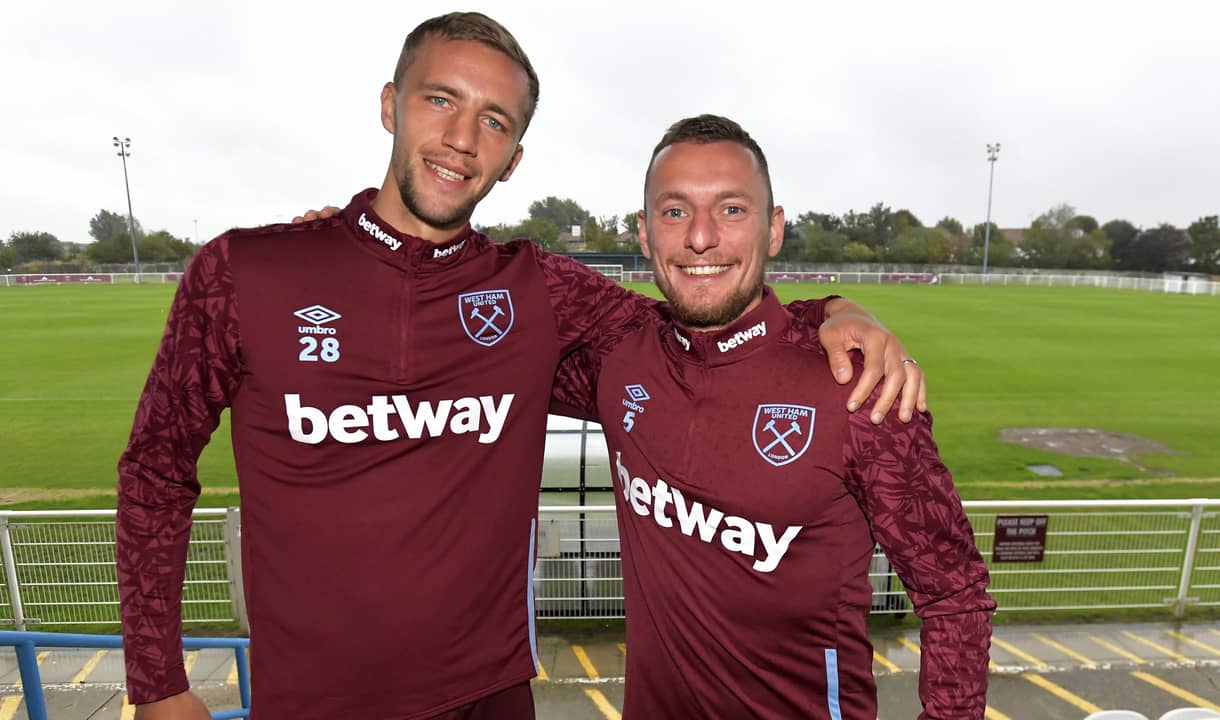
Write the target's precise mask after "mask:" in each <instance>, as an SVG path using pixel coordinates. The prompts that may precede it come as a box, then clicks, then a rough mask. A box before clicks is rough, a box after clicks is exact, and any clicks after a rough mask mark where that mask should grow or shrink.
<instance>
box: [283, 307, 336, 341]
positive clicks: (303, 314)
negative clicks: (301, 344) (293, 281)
mask: <svg viewBox="0 0 1220 720" xmlns="http://www.w3.org/2000/svg"><path fill="white" fill-rule="evenodd" d="M293 315H296V316H297V317H299V318H300V319H302V320H304V321H305V322H307V323H310V325H298V326H297V332H299V333H302V334H305V335H334V334H335V329H334V328H329V327H322V326H323V325H326V324H327V323H332V322H334V321H336V320H338V319H339V318H341V317H343V316H342V315H340V314H339V313H337V312H335V311H334V310H331V309H330V308H328V307H326V306H325V305H310V306H309V307H303V308H301V309H300V310H297V311H296V312H294V313H293ZM311 325H312V327H311Z"/></svg>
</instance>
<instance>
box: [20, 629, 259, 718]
mask: <svg viewBox="0 0 1220 720" xmlns="http://www.w3.org/2000/svg"><path fill="white" fill-rule="evenodd" d="M4 645H8V646H11V647H12V648H13V649H14V650H16V651H17V667H18V669H19V671H20V673H21V691H22V694H23V695H24V696H25V711H26V715H27V717H28V718H29V720H47V703H46V698H45V697H44V696H43V692H42V677H41V674H40V673H39V670H38V654H37V650H38V648H40V647H43V648H50V647H53V648H99V649H100V648H111V649H113V648H121V647H123V639H122V638H121V637H119V636H118V635H80V634H69V633H45V632H14V631H12V630H0V646H4ZM182 645H183V649H185V650H209V649H217V648H220V649H224V648H231V649H232V650H233V655H234V657H235V658H236V661H237V694H238V697H239V698H240V700H241V709H239V710H225V711H223V712H218V713H212V720H228V719H229V718H248V717H250V666H249V662H248V659H247V658H246V651H247V649H248V648H249V647H250V641H249V640H247V639H246V638H189V637H188V638H183V639H182Z"/></svg>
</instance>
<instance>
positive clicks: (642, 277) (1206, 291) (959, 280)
mask: <svg viewBox="0 0 1220 720" xmlns="http://www.w3.org/2000/svg"><path fill="white" fill-rule="evenodd" d="M766 278H767V282H771V283H775V282H780V283H782V282H806V283H825V284H840V283H841V284H848V285H895V284H902V285H1019V286H1023V287H1090V288H1106V289H1110V290H1147V291H1150V292H1163V293H1181V294H1186V295H1212V296H1216V295H1220V282H1214V281H1211V280H1206V279H1203V278H1197V277H1183V276H1168V277H1131V276H1126V275H1102V274H1065V273H1060V272H1048V273H988V274H986V275H984V274H982V273H948V272H837V271H834V270H819V271H787V270H768V271H767V273H766ZM623 279H624V280H626V281H628V282H652V280H653V274H652V271H651V270H635V271H625V272H624V273H623Z"/></svg>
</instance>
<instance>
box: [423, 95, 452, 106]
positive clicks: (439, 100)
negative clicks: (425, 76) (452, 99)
mask: <svg viewBox="0 0 1220 720" xmlns="http://www.w3.org/2000/svg"><path fill="white" fill-rule="evenodd" d="M428 102H430V103H432V104H433V105H436V106H437V107H445V106H446V105H448V104H449V101H448V100H446V99H445V98H443V97H437V96H435V95H430V96H429V97H428Z"/></svg>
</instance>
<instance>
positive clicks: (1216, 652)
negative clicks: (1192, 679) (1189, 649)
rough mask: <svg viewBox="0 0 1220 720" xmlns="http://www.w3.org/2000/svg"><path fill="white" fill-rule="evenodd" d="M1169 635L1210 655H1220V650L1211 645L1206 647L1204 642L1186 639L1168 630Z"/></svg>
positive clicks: (1175, 631)
mask: <svg viewBox="0 0 1220 720" xmlns="http://www.w3.org/2000/svg"><path fill="white" fill-rule="evenodd" d="M1169 634H1170V635H1172V636H1173V637H1176V638H1177V639H1179V640H1181V641H1182V642H1184V643H1187V644H1190V645H1194V646H1195V647H1197V648H1199V649H1200V650H1206V651H1207V652H1209V653H1211V654H1212V655H1220V650H1217V649H1216V648H1214V647H1212V646H1211V645H1208V644H1207V643H1205V642H1199V641H1198V640H1195V639H1194V638H1190V637H1186V636H1185V635H1183V634H1182V633H1180V632H1178V631H1177V630H1170V631H1169Z"/></svg>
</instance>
